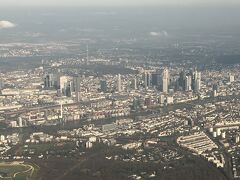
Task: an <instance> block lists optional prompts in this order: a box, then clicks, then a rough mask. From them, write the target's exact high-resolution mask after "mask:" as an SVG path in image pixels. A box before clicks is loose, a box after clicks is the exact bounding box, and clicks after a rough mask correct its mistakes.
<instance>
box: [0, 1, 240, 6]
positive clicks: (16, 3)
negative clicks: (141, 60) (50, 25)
mask: <svg viewBox="0 0 240 180" xmlns="http://www.w3.org/2000/svg"><path fill="white" fill-rule="evenodd" d="M210 4H211V5H221V4H224V5H231V4H240V2H239V0H1V6H39V5H44V6H46V5H47V6H48V5H51V6H93V5H94V6H143V5H149V6H155V5H183V6H185V5H210Z"/></svg>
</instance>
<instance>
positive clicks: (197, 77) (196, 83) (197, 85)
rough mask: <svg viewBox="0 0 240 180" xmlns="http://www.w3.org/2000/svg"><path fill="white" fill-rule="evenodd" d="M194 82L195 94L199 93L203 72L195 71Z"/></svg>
mask: <svg viewBox="0 0 240 180" xmlns="http://www.w3.org/2000/svg"><path fill="white" fill-rule="evenodd" d="M193 80H194V84H193V90H194V92H199V91H200V90H201V72H197V71H195V73H194V79H193Z"/></svg>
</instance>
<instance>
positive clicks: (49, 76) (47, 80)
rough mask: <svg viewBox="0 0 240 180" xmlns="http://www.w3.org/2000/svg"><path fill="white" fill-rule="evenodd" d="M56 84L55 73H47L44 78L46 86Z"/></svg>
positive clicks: (50, 86) (49, 86)
mask: <svg viewBox="0 0 240 180" xmlns="http://www.w3.org/2000/svg"><path fill="white" fill-rule="evenodd" d="M53 85H54V79H53V74H47V75H46V76H45V78H44V88H46V89H48V88H52V87H53Z"/></svg>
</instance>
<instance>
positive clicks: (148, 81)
mask: <svg viewBox="0 0 240 180" xmlns="http://www.w3.org/2000/svg"><path fill="white" fill-rule="evenodd" d="M151 79H152V76H151V73H149V72H145V73H144V87H145V88H146V89H147V88H149V87H150V86H151Z"/></svg>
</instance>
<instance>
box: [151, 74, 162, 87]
mask: <svg viewBox="0 0 240 180" xmlns="http://www.w3.org/2000/svg"><path fill="white" fill-rule="evenodd" d="M161 80H162V77H161V74H160V73H153V74H152V86H155V87H160V86H161Z"/></svg>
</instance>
